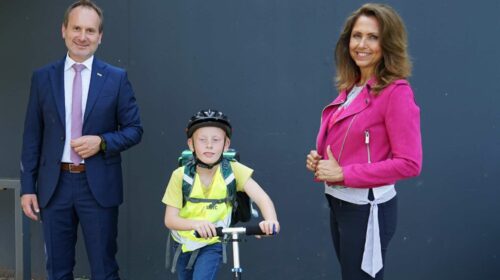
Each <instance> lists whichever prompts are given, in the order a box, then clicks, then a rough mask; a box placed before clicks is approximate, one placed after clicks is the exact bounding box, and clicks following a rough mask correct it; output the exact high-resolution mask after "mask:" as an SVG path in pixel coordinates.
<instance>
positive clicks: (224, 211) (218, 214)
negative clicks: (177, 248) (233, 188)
mask: <svg viewBox="0 0 500 280" xmlns="http://www.w3.org/2000/svg"><path fill="white" fill-rule="evenodd" d="M184 168H186V167H184ZM220 168H221V167H220V165H219V167H217V170H216V172H215V174H214V177H213V181H212V184H211V186H210V189H209V190H205V192H204V190H203V188H204V187H203V186H202V184H201V180H200V178H199V176H198V174H195V178H194V182H193V188H192V191H191V194H190V196H189V197H190V198H195V199H200V200H204V199H207V200H225V199H226V198H227V186H226V182H225V181H224V178H223V176H222V173H221V170H220ZM231 212H232V205H231V203H230V202H223V203H213V202H191V201H186V204H185V205H184V206H183V207H182V209H181V210H180V211H179V216H180V217H181V218H184V219H188V220H206V221H209V222H211V223H213V224H214V225H215V226H216V227H228V226H229V225H230V223H231ZM171 234H172V237H173V238H174V240H175V241H177V242H178V243H180V244H182V252H184V253H185V252H190V251H194V250H196V249H199V248H201V247H204V246H206V245H210V244H214V243H217V242H220V240H219V237H213V238H209V239H205V238H196V237H195V235H194V230H189V231H176V230H171Z"/></svg>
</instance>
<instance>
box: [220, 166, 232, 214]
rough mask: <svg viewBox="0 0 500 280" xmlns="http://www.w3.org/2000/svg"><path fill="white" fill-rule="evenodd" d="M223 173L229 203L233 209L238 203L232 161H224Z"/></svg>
mask: <svg viewBox="0 0 500 280" xmlns="http://www.w3.org/2000/svg"><path fill="white" fill-rule="evenodd" d="M221 172H222V177H223V178H224V182H225V183H226V186H227V202H229V203H231V205H232V206H233V208H234V207H235V205H234V204H235V202H236V180H235V178H234V173H233V169H232V168H231V163H230V160H228V159H226V158H225V159H223V160H222V162H221Z"/></svg>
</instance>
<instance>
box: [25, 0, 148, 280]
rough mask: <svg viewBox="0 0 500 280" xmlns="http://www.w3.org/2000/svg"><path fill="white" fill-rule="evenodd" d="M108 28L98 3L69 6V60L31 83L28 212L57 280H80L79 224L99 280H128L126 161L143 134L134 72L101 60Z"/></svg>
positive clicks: (41, 71)
mask: <svg viewBox="0 0 500 280" xmlns="http://www.w3.org/2000/svg"><path fill="white" fill-rule="evenodd" d="M102 21H103V16H102V11H101V9H100V8H99V7H98V6H96V5H95V4H94V3H92V2H90V1H79V2H76V3H74V4H72V5H71V6H69V7H68V10H67V11H66V14H65V16H64V22H63V24H62V37H63V39H64V41H65V44H66V47H67V49H68V53H67V55H66V57H65V58H64V59H62V60H61V61H58V62H55V63H53V64H50V65H47V66H45V67H43V68H41V69H39V70H36V71H35V72H34V73H33V76H32V80H31V94H30V98H29V103H28V108H27V113H26V121H25V124H24V125H25V128H24V136H23V149H22V156H21V186H22V196H21V204H22V207H23V211H24V213H25V214H26V216H28V217H29V218H31V219H33V220H38V215H40V217H41V220H42V227H43V233H44V240H45V248H46V254H47V273H48V279H49V280H59V279H73V267H74V265H75V244H76V240H77V236H76V235H77V228H78V225H79V224H80V225H81V227H82V231H83V236H84V241H85V245H86V249H87V255H88V257H89V263H90V267H91V273H92V279H95V280H100V279H120V278H119V276H118V264H117V262H116V258H115V256H116V252H117V243H116V238H117V224H118V206H119V205H120V204H121V203H122V201H123V186H122V170H121V156H120V153H121V152H122V151H124V150H127V149H128V148H130V147H132V146H133V145H136V144H137V143H139V142H140V140H141V137H142V132H143V130H142V125H141V122H140V118H139V109H138V107H137V103H136V100H135V97H134V93H133V90H132V87H131V85H130V82H129V81H128V78H127V74H126V72H125V71H124V70H122V69H119V68H116V67H114V66H111V65H109V64H107V63H105V62H103V61H100V60H98V59H96V58H95V57H94V52H95V51H96V50H97V47H98V45H99V44H100V43H101V38H102ZM73 101H75V102H73Z"/></svg>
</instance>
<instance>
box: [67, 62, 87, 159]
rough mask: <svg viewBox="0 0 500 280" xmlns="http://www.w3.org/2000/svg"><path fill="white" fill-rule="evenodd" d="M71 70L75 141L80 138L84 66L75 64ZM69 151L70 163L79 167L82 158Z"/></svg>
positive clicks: (72, 128)
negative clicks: (72, 75)
mask: <svg viewBox="0 0 500 280" xmlns="http://www.w3.org/2000/svg"><path fill="white" fill-rule="evenodd" d="M73 69H75V78H74V80H73V96H72V104H71V139H76V138H79V137H81V136H82V122H83V118H82V70H83V69H85V65H83V64H76V63H75V64H73ZM70 150H71V151H70V158H71V162H73V164H74V165H79V164H80V162H81V161H82V158H81V157H80V156H79V155H78V154H77V153H76V152H75V151H74V150H73V149H72V148H71V149H70Z"/></svg>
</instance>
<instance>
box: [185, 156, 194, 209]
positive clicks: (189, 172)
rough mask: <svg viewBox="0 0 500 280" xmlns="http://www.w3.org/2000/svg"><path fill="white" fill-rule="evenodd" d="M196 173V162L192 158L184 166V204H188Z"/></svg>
mask: <svg viewBox="0 0 500 280" xmlns="http://www.w3.org/2000/svg"><path fill="white" fill-rule="evenodd" d="M195 175H196V163H195V162H194V160H191V161H189V162H188V163H187V164H186V165H185V166H184V176H182V206H184V205H186V202H187V201H189V196H190V195H191V191H192V190H193V183H194V176H195Z"/></svg>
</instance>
